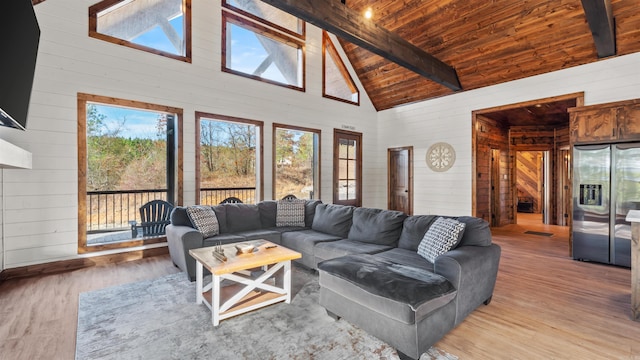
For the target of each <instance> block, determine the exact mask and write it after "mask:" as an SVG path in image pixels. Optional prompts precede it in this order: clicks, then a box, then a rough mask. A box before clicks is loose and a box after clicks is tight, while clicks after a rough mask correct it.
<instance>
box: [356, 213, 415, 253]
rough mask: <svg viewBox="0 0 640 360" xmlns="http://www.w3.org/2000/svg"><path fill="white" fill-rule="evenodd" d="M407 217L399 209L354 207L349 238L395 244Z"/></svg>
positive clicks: (381, 243)
mask: <svg viewBox="0 0 640 360" xmlns="http://www.w3.org/2000/svg"><path fill="white" fill-rule="evenodd" d="M406 217H407V215H405V214H404V213H402V212H400V211H391V210H381V209H371V208H356V209H354V210H353V220H352V221H353V223H352V225H351V229H349V236H348V238H349V240H356V241H362V242H366V243H372V244H380V245H395V244H396V242H397V241H398V237H399V236H400V233H401V232H402V222H403V221H404V219H405V218H406Z"/></svg>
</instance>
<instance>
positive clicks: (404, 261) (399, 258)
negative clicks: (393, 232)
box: [375, 248, 434, 272]
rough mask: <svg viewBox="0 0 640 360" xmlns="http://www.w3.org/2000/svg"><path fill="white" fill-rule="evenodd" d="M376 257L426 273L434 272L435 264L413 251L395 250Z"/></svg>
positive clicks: (378, 254)
mask: <svg viewBox="0 0 640 360" xmlns="http://www.w3.org/2000/svg"><path fill="white" fill-rule="evenodd" d="M375 257H378V258H381V259H385V260H388V261H391V262H394V263H396V264H400V265H407V266H412V267H415V268H420V269H424V270H426V271H431V272H433V270H434V265H433V263H431V262H429V261H427V260H426V259H425V258H423V257H422V256H420V255H418V253H417V252H415V251H413V250H407V249H401V248H393V249H391V250H387V251H383V252H381V253H377V254H375Z"/></svg>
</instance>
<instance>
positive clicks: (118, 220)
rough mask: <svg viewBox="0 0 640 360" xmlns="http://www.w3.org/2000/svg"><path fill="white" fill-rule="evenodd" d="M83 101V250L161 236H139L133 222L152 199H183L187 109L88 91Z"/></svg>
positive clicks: (174, 201)
mask: <svg viewBox="0 0 640 360" xmlns="http://www.w3.org/2000/svg"><path fill="white" fill-rule="evenodd" d="M78 106H79V111H78V114H79V117H78V169H79V174H80V175H79V176H78V209H79V214H78V215H79V221H80V223H81V225H82V226H81V227H80V228H81V230H80V232H79V236H78V238H79V251H80V252H87V251H98V250H106V249H112V248H121V247H129V246H138V245H141V244H145V243H151V242H157V241H160V240H158V239H155V240H154V239H146V238H144V239H142V238H140V239H138V238H137V234H136V232H134V231H132V225H137V224H140V223H141V222H142V219H141V217H140V212H139V209H140V207H142V206H143V205H144V204H146V203H148V202H150V201H151V200H165V201H167V202H169V203H171V204H179V203H181V202H182V198H181V194H179V192H178V191H177V189H179V188H181V179H182V174H181V173H179V167H178V166H176V164H177V161H178V159H179V158H180V157H181V154H180V152H181V145H180V140H179V137H178V136H177V134H178V133H180V118H181V117H182V110H180V109H176V108H170V107H165V106H160V105H154V104H147V103H140V102H135V101H127V100H119V99H113V98H107V97H100V96H94V95H86V94H80V95H79V98H78ZM140 235H142V233H140ZM134 237H136V238H134ZM161 240H162V241H164V239H161Z"/></svg>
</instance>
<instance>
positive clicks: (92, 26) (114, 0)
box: [89, 0, 192, 63]
mask: <svg viewBox="0 0 640 360" xmlns="http://www.w3.org/2000/svg"><path fill="white" fill-rule="evenodd" d="M124 1H126V0H104V1H101V2H99V3H97V4H94V5H92V6H90V7H89V36H90V37H92V38H95V39H99V40H103V41H106V42H110V43H112V44H116V45H122V46H126V47H129V48H132V49H136V50H142V51H145V52H148V53H152V54H155V55H160V56H164V57H168V58H171V59H175V60H180V61H184V62H187V63H191V62H192V57H191V43H192V40H191V24H192V22H191V0H182V9H183V12H184V42H185V45H184V46H185V51H184V52H185V54H184V55H176V54H172V53H169V52H166V51H162V50H158V49H155V48H152V47H149V46H145V45H140V44H136V43H133V42H131V41H127V40H124V39H120V38H117V37H114V36H111V35H106V34H103V33H100V32H98V13H100V12H101V11H103V10H106V9H108V8H110V7H112V6H114V5H116V4H118V3H120V2H124ZM134 1H135V0H134Z"/></svg>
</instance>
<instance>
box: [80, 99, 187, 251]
mask: <svg viewBox="0 0 640 360" xmlns="http://www.w3.org/2000/svg"><path fill="white" fill-rule="evenodd" d="M87 103H99V104H102V105H108V106H114V107H117V106H119V107H126V108H132V109H139V110H148V111H158V112H165V113H172V114H175V115H176V119H175V130H176V132H177V134H174V140H175V141H176V144H175V145H176V146H175V148H174V153H173V160H174V168H175V171H174V179H175V184H174V194H173V195H174V196H175V204H174V206H179V205H182V202H183V193H184V181H183V170H182V169H183V168H184V166H183V152H184V150H183V141H182V134H183V129H182V123H183V110H182V109H180V108H175V107H170V106H164V105H157V104H151V103H145V102H141V101H135V100H125V99H118V98H113V97H107V96H100V95H92V94H84V93H78V97H77V104H78V124H77V125H78V132H77V141H78V254H85V253H92V252H98V251H105V250H114V249H127V248H133V247H137V246H142V245H150V244H157V243H166V242H167V238H166V236H162V237H157V238H149V239H141V240H136V239H132V240H130V241H121V242H114V243H104V244H98V245H87V230H86V229H87V155H88V153H87ZM168 146H169V143H167V147H168ZM167 151H169V149H167ZM167 186H170V185H169V184H167Z"/></svg>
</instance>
